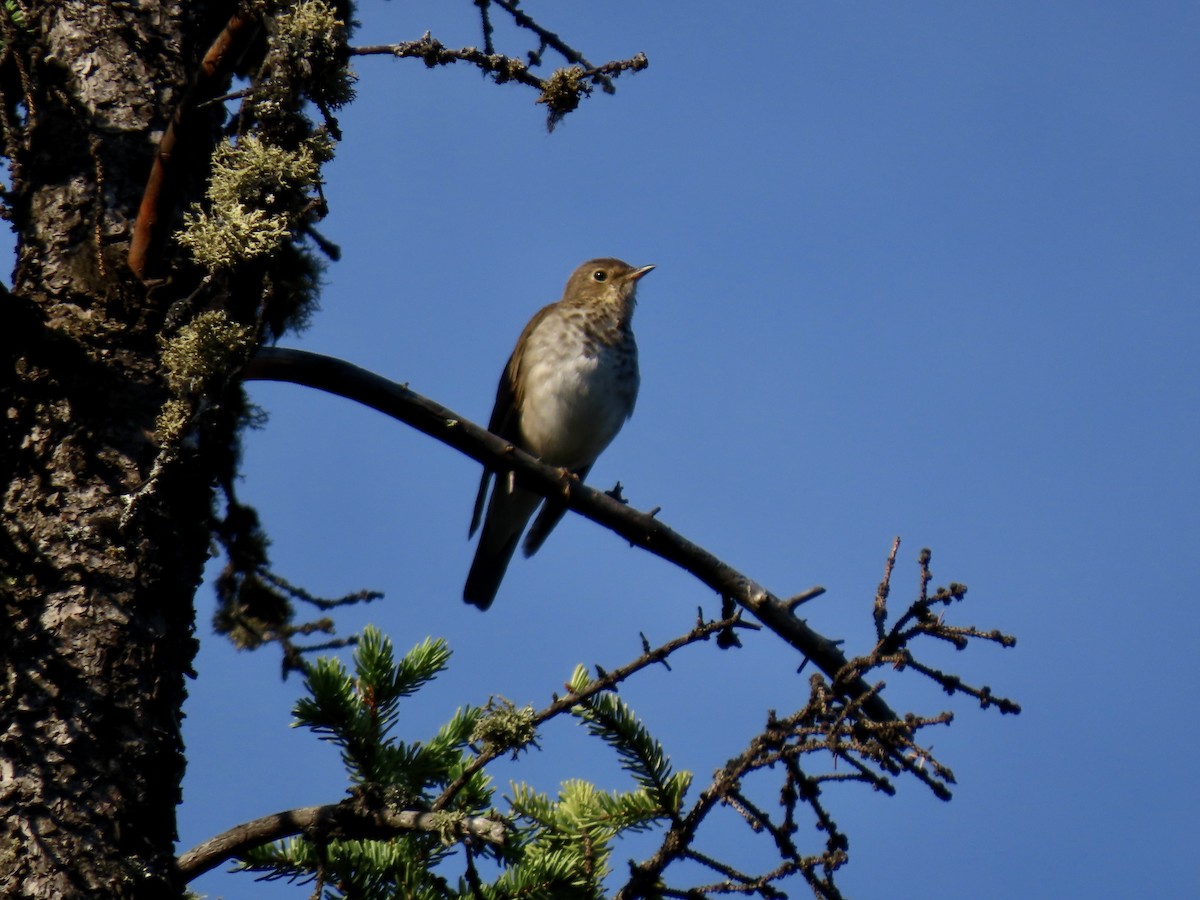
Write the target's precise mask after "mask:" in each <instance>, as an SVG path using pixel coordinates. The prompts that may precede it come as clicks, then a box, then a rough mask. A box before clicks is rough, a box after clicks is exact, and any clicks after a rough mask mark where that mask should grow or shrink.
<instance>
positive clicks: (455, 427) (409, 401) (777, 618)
mask: <svg viewBox="0 0 1200 900" xmlns="http://www.w3.org/2000/svg"><path fill="white" fill-rule="evenodd" d="M242 377H243V378H244V379H245V380H248V381H253V380H260V381H262V380H265V381H287V382H292V383H294V384H302V385H306V386H308V387H312V388H316V389H318V390H323V391H327V392H329V393H332V394H337V395H338V396H341V397H346V398H347V399H350V400H354V401H356V402H358V403H362V404H363V405H365V406H369V407H371V408H372V409H375V410H378V411H379V412H382V413H384V414H385V415H388V416H391V417H392V418H394V419H397V420H399V421H401V422H404V423H405V424H407V425H411V426H412V427H413V428H416V429H417V430H418V431H420V432H423V433H424V434H427V435H429V436H430V437H433V438H436V439H437V440H439V441H441V442H442V443H444V444H446V445H447V446H450V447H453V448H454V449H456V450H458V451H460V452H461V453H464V454H466V455H467V456H469V457H471V458H472V459H475V460H478V461H479V462H481V463H483V464H484V465H485V466H487V467H488V468H490V469H493V470H494V471H497V472H506V471H512V472H514V473H515V475H516V478H517V481H518V482H519V483H520V484H521V485H522V486H523V487H526V488H528V489H529V490H532V491H536V492H537V493H539V494H542V495H543V496H553V497H556V498H557V499H558V500H559V502H563V503H565V504H566V506H567V508H569V509H572V510H574V511H575V512H577V513H579V514H580V515H582V516H584V517H586V518H588V519H591V520H592V521H593V522H596V523H598V524H600V525H603V526H604V527H606V528H608V529H609V530H611V531H613V532H615V533H616V534H619V535H620V536H621V537H623V538H625V539H626V540H628V541H629V542H630V543H632V544H636V545H637V546H639V547H641V548H643V549H644V550H648V551H650V552H651V553H653V554H655V555H656V556H658V557H660V558H662V559H665V560H667V561H668V562H671V563H674V564H675V565H677V566H679V567H680V568H681V569H684V570H685V571H687V572H690V573H691V574H692V575H694V576H695V577H696V578H698V579H699V580H700V581H701V582H703V583H704V584H706V585H708V586H709V587H710V588H712V590H714V591H716V592H717V593H718V594H719V595H722V596H727V597H730V598H732V599H733V600H735V601H736V602H737V603H738V605H739V606H741V607H742V608H744V609H746V610H747V611H748V612H750V613H751V614H752V615H754V616H755V617H756V618H757V619H758V620H759V621H760V622H762V623H763V624H764V625H765V626H766V627H767V628H769V629H770V630H771V631H773V632H775V634H777V635H779V637H781V638H783V639H784V640H785V641H787V642H788V644H790V645H791V646H792V647H794V648H795V649H797V650H799V651H800V652H801V653H802V654H804V656H805V657H806V658H808V659H811V660H812V661H813V662H814V663H815V664H816V665H817V667H818V668H820V669H821V671H823V672H824V673H825V674H826V675H828V676H829V677H830V679H832V681H833V684H834V690H835V691H837V692H838V693H845V694H847V695H849V696H852V697H863V698H865V706H864V709H865V711H866V712H867V713H868V714H869V715H870V716H871V717H872V718H873V719H876V720H877V721H892V722H895V721H897V716H896V714H895V713H894V712H893V711H892V709H891V708H890V707H889V706H888V705H887V703H885V702H884V701H883V699H882V698H881V697H879V696H878V694H876V693H875V692H874V691H873V690H872V689H871V688H870V686H869V685H868V684H867V683H866V682H865V681H864V680H863V679H862V678H861V677H860V676H857V675H854V674H850V675H848V676H842V673H843V672H844V670H846V665H847V660H846V657H845V655H844V654H843V653H842V651H841V650H840V649H839V648H838V646H837V644H836V643H835V642H834V641H832V640H830V639H829V638H827V637H825V636H824V635H821V634H819V633H818V632H816V631H814V630H813V629H812V628H810V627H809V626H808V624H807V623H806V622H805V621H804V620H803V619H800V618H798V617H797V616H796V615H795V614H794V613H793V611H792V609H791V608H789V606H788V604H787V603H786V602H785V601H783V600H781V599H779V598H778V597H777V596H775V595H774V594H772V593H771V592H770V591H768V590H767V589H766V588H764V587H763V586H762V585H760V584H759V583H758V582H756V581H754V580H753V579H751V578H750V577H748V576H746V575H744V574H742V573H741V572H739V571H737V570H736V569H734V568H733V567H732V566H730V565H728V564H727V563H725V562H723V561H721V560H720V559H718V558H717V557H716V556H714V555H713V554H711V553H709V552H708V551H707V550H705V549H704V548H703V547H700V546H699V545H697V544H694V543H692V542H691V541H689V540H688V539H687V538H685V537H683V535H681V534H679V533H678V532H676V531H674V530H672V529H671V528H668V527H667V526H666V525H664V524H663V523H662V522H661V521H660V520H659V519H657V518H654V517H651V516H649V515H646V514H645V513H643V512H640V511H638V510H636V509H633V508H632V507H630V506H628V505H625V504H622V503H619V502H618V501H616V500H614V499H613V498H612V497H610V496H608V495H607V494H605V493H604V492H602V491H597V490H594V489H592V488H590V487H588V486H587V485H585V484H583V483H581V482H579V481H578V480H577V479H572V478H569V477H564V475H563V473H562V470H561V469H558V468H555V467H554V466H548V465H545V464H544V463H542V462H540V461H539V460H538V459H536V458H535V457H533V456H530V455H529V454H528V453H526V452H524V451H523V450H521V449H519V448H517V447H514V446H513V445H512V444H510V443H508V441H506V440H504V439H503V438H500V437H497V436H496V435H494V434H492V433H490V432H489V431H487V430H486V429H484V428H482V427H480V426H479V425H476V424H474V423H473V422H470V421H468V420H467V419H465V418H463V417H462V416H460V415H458V414H457V413H455V412H453V411H451V410H449V409H447V408H446V407H444V406H441V405H439V404H437V403H435V402H434V401H432V400H429V399H427V398H425V397H422V396H421V395H420V394H417V393H416V392H414V391H410V390H409V389H408V388H407V387H405V386H404V385H400V384H396V383H395V382H392V381H388V380H387V379H386V378H383V377H381V376H379V375H375V374H374V373H372V372H368V371H366V370H365V369H360V368H358V367H357V366H354V365H351V364H350V363H347V362H345V361H343V360H340V359H335V358H334V357H331V356H324V355H321V354H318V353H311V352H308V351H305V350H285V349H281V348H275V347H267V348H263V349H261V350H260V351H259V352H258V354H257V355H256V356H255V357H254V358H252V359H251V360H250V362H248V363H247V364H246V366H245V368H244V369H243V370H242ZM840 676H841V677H840ZM843 678H844V680H843Z"/></svg>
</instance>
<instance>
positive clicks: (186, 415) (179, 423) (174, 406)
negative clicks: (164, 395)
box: [154, 397, 192, 447]
mask: <svg viewBox="0 0 1200 900" xmlns="http://www.w3.org/2000/svg"><path fill="white" fill-rule="evenodd" d="M191 421H192V404H191V403H189V402H188V401H187V400H180V399H179V398H178V397H172V398H171V399H170V400H168V401H167V402H166V403H164V404H163V406H162V409H160V410H159V411H158V419H157V420H156V421H155V423H154V433H155V434H156V435H157V436H158V443H159V445H160V446H163V447H170V446H174V445H175V444H177V443H179V440H180V438H182V437H183V435H184V433H185V432H186V431H187V429H188V425H189V424H190V423H191Z"/></svg>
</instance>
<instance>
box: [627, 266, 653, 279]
mask: <svg viewBox="0 0 1200 900" xmlns="http://www.w3.org/2000/svg"><path fill="white" fill-rule="evenodd" d="M653 270H654V266H642V267H641V268H640V269H634V270H633V271H632V272H630V273H629V275H628V276H627V277H628V278H629V280H630V281H633V282H636V281H638V280H640V279H641V277H642V276H643V275H648V274H649V273H650V272H651V271H653Z"/></svg>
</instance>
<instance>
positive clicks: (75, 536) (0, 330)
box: [0, 0, 231, 897]
mask: <svg viewBox="0 0 1200 900" xmlns="http://www.w3.org/2000/svg"><path fill="white" fill-rule="evenodd" d="M230 6H231V4H228V3H226V4H215V3H209V4H205V3H183V2H169V0H159V2H155V0H140V2H138V3H125V2H116V0H106V2H98V0H55V2H29V0H22V2H21V3H20V4H5V5H4V7H2V8H0V19H3V31H2V36H3V49H2V50H0V91H2V93H3V98H2V99H3V104H2V111H0V115H3V116H4V121H3V125H4V136H3V137H4V144H5V146H4V151H5V154H6V155H7V156H8V158H9V160H10V163H11V176H10V191H9V192H8V194H7V196H6V199H7V201H8V206H9V210H8V213H9V216H10V218H11V219H12V224H13V227H14V230H15V232H16V234H17V242H18V245H17V257H18V259H17V266H16V270H15V273H14V278H13V289H12V294H11V295H3V296H0V399H2V400H3V403H2V404H0V408H2V409H3V410H4V414H3V416H2V417H0V490H2V491H3V496H2V502H3V519H2V528H0V599H2V600H3V614H2V615H3V619H2V620H0V675H2V677H0V895H3V896H5V897H97V896H105V897H160V896H179V895H180V894H181V889H180V888H179V887H178V886H177V885H176V884H175V879H174V878H173V864H172V858H173V852H174V846H173V845H174V839H175V808H176V805H177V804H178V802H179V797H180V780H181V778H182V775H183V767H184V758H183V754H182V744H181V740H180V728H179V726H180V718H181V716H180V708H181V704H182V702H183V699H184V696H185V689H184V676H185V674H186V673H187V672H188V670H189V669H190V664H191V660H192V658H193V655H194V650H195V648H194V642H193V638H192V628H193V620H194V612H193V606H192V597H193V594H194V592H195V589H196V587H197V584H198V583H199V581H200V577H201V567H202V564H203V561H204V558H205V554H206V551H207V547H208V522H209V518H210V515H209V513H210V496H211V488H210V484H211V480H212V477H211V473H210V472H208V471H207V470H206V469H205V468H204V467H203V465H202V464H201V456H200V454H199V453H196V452H192V453H191V454H190V455H189V453H188V452H187V451H186V450H182V451H181V452H180V453H179V454H178V455H177V457H176V458H175V459H173V461H172V462H171V464H170V465H166V466H163V465H159V466H156V465H155V464H156V460H158V459H159V448H158V446H157V445H156V443H155V440H154V428H155V418H156V416H157V414H158V413H159V410H160V409H161V407H162V405H163V402H164V401H165V400H166V399H167V398H168V396H169V393H168V390H167V387H166V384H165V381H164V379H163V376H162V371H161V369H162V367H161V363H160V359H159V354H160V350H161V348H160V345H159V342H158V330H159V328H160V326H161V323H162V322H163V319H164V314H165V308H164V307H165V306H166V305H167V304H168V303H169V302H170V301H171V300H174V299H175V297H176V296H177V295H175V294H173V292H172V289H171V286H170V285H169V284H168V285H159V286H158V287H157V288H150V289H148V288H147V286H145V285H143V284H142V283H141V282H140V281H139V280H138V279H137V278H135V277H133V275H132V274H131V273H130V271H129V269H128V268H127V265H126V254H127V252H128V246H129V241H130V237H131V231H132V228H133V222H134V219H135V217H136V214H137V210H138V204H139V201H140V198H141V195H142V192H143V190H144V188H145V185H146V179H147V175H148V172H149V170H150V165H151V162H152V160H153V159H154V155H155V152H156V149H157V141H158V139H159V138H160V137H161V135H162V133H163V131H164V129H165V128H166V126H167V124H168V122H169V120H170V116H171V114H172V111H173V109H174V107H175V104H176V103H178V101H179V98H180V96H181V94H182V93H183V92H184V91H185V90H186V87H187V83H188V77H189V76H188V73H189V71H190V69H191V68H192V67H193V65H194V62H195V60H196V59H197V58H198V53H202V52H203V43H204V37H205V36H206V35H207V37H208V38H209V39H211V37H212V34H213V33H214V29H219V27H220V24H219V23H220V22H221V21H223V20H224V18H225V17H227V16H228V15H229V13H230ZM18 7H19V9H17V8H18ZM207 149H208V148H204V150H205V152H207ZM152 473H153V477H152ZM135 497H136V501H135V500H134V498H135Z"/></svg>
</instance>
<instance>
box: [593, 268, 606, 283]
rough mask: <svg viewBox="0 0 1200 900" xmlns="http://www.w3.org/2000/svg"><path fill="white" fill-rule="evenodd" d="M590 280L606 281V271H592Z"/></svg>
mask: <svg viewBox="0 0 1200 900" xmlns="http://www.w3.org/2000/svg"><path fill="white" fill-rule="evenodd" d="M592 281H608V273H607V272H605V271H604V270H603V269H597V270H596V271H595V272H593V273H592Z"/></svg>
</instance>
